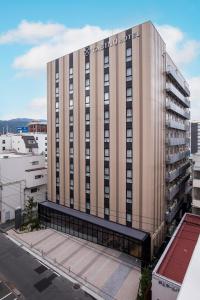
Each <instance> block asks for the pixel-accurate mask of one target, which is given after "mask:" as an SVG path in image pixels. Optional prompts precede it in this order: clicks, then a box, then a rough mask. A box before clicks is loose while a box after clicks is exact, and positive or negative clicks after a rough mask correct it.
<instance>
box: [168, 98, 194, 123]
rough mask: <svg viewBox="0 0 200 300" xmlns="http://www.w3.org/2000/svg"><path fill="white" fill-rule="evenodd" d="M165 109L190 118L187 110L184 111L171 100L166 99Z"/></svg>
mask: <svg viewBox="0 0 200 300" xmlns="http://www.w3.org/2000/svg"><path fill="white" fill-rule="evenodd" d="M166 109H168V110H171V111H173V112H175V113H177V114H178V115H179V116H181V117H183V118H185V119H188V120H189V119H190V113H189V112H188V111H185V110H184V109H182V108H180V107H178V106H177V105H176V104H175V103H173V102H171V101H167V103H166Z"/></svg>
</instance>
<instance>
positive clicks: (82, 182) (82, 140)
mask: <svg viewBox="0 0 200 300" xmlns="http://www.w3.org/2000/svg"><path fill="white" fill-rule="evenodd" d="M79 55H80V71H79V72H80V78H79V80H80V85H79V88H80V210H81V211H85V206H86V204H85V54H84V50H83V49H82V50H80V51H79Z"/></svg>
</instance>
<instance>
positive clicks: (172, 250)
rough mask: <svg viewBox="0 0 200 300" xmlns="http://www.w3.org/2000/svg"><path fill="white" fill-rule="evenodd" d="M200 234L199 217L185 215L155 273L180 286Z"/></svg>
mask: <svg viewBox="0 0 200 300" xmlns="http://www.w3.org/2000/svg"><path fill="white" fill-rule="evenodd" d="M199 234H200V216H197V215H192V214H185V215H184V217H183V219H182V221H181V223H180V225H179V227H178V228H177V230H176V232H175V234H174V237H172V240H171V242H170V243H169V245H168V247H167V248H166V250H165V252H164V254H163V255H162V256H161V258H160V260H159V262H158V264H157V266H156V268H155V272H154V273H156V274H158V275H162V276H164V277H166V278H167V279H170V280H173V281H176V282H177V283H179V284H182V282H183V279H184V276H185V273H186V271H187V268H188V265H189V263H190V259H191V257H192V254H193V251H194V248H195V246H196V244H197V240H198V238H199Z"/></svg>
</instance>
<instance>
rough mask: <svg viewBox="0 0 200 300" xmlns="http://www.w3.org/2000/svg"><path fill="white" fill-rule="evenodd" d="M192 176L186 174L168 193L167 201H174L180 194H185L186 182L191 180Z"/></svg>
mask: <svg viewBox="0 0 200 300" xmlns="http://www.w3.org/2000/svg"><path fill="white" fill-rule="evenodd" d="M189 177H190V174H186V175H185V176H184V177H182V178H181V179H180V180H179V181H178V182H177V183H176V184H174V185H173V186H172V187H170V188H169V189H168V190H167V192H166V198H167V200H169V201H170V200H172V199H173V198H174V197H175V196H176V194H178V192H185V182H186V181H187V180H188V179H189Z"/></svg>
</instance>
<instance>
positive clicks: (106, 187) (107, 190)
mask: <svg viewBox="0 0 200 300" xmlns="http://www.w3.org/2000/svg"><path fill="white" fill-rule="evenodd" d="M109 191H110V189H109V186H105V187H104V192H105V194H109Z"/></svg>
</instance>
